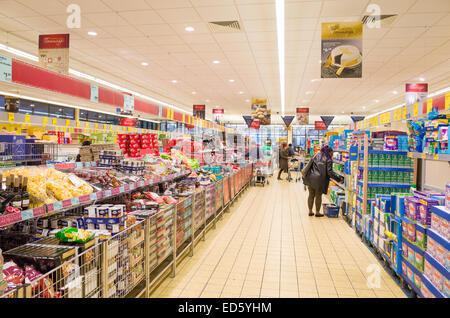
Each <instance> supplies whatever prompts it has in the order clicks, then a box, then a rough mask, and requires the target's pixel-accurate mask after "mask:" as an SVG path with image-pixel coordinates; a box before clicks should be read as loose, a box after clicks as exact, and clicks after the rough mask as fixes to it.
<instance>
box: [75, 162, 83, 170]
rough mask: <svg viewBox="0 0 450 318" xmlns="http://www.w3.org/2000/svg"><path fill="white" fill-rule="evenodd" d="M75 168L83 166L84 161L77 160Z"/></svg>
mask: <svg viewBox="0 0 450 318" xmlns="http://www.w3.org/2000/svg"><path fill="white" fill-rule="evenodd" d="M75 168H77V169H81V168H83V163H82V162H75Z"/></svg>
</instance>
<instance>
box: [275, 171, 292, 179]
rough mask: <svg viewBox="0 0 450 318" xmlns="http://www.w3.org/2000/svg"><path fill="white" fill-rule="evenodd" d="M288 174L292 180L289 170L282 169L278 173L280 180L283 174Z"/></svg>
mask: <svg viewBox="0 0 450 318" xmlns="http://www.w3.org/2000/svg"><path fill="white" fill-rule="evenodd" d="M283 171H284V172H286V173H287V174H288V178H291V173H290V172H289V169H280V171H279V172H278V179H280V178H281V173H282V172H283Z"/></svg>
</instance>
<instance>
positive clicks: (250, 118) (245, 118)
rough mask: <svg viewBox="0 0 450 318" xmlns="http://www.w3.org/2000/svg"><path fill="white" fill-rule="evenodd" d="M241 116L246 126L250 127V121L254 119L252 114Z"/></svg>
mask: <svg viewBox="0 0 450 318" xmlns="http://www.w3.org/2000/svg"><path fill="white" fill-rule="evenodd" d="M242 118H244V120H245V123H246V124H247V127H248V128H250V126H251V125H252V123H253V121H254V119H253V118H252V116H242Z"/></svg>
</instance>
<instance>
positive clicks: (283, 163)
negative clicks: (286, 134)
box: [278, 142, 289, 180]
mask: <svg viewBox="0 0 450 318" xmlns="http://www.w3.org/2000/svg"><path fill="white" fill-rule="evenodd" d="M288 159H289V150H288V146H287V143H285V142H283V143H282V144H281V148H280V160H279V161H280V171H279V172H278V180H281V173H282V172H283V171H285V172H287V173H289V171H288Z"/></svg>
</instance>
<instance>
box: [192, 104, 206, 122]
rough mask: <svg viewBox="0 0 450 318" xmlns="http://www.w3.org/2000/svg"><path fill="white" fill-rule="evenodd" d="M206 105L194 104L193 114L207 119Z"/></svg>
mask: <svg viewBox="0 0 450 318" xmlns="http://www.w3.org/2000/svg"><path fill="white" fill-rule="evenodd" d="M205 112H206V106H205V105H194V107H193V110H192V116H194V117H197V118H200V119H205V115H206V114H205Z"/></svg>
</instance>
